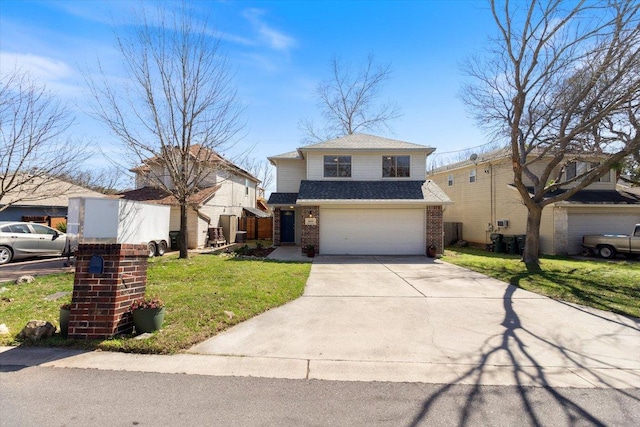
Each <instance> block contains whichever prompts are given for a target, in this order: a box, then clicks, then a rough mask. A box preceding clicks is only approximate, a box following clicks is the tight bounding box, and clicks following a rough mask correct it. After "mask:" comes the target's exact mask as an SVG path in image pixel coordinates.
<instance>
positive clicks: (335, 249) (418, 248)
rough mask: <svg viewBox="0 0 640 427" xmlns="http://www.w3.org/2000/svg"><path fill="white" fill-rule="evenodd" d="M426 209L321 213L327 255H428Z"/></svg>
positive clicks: (324, 210)
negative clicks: (426, 250)
mask: <svg viewBox="0 0 640 427" xmlns="http://www.w3.org/2000/svg"><path fill="white" fill-rule="evenodd" d="M425 220H426V214H425V209H424V208H406V209H398V208H390V209H364V208H363V209H339V208H321V209H320V222H321V227H320V253H321V254H323V255H340V254H349V255H424V254H425V247H426V243H425V241H426V237H425V236H426V233H425Z"/></svg>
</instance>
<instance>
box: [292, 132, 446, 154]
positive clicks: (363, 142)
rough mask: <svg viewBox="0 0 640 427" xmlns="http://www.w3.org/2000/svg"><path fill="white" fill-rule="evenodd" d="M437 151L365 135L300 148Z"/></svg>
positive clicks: (422, 146)
mask: <svg viewBox="0 0 640 427" xmlns="http://www.w3.org/2000/svg"><path fill="white" fill-rule="evenodd" d="M354 149H355V150H415V149H421V150H429V151H433V150H435V149H434V148H432V147H427V146H426V145H420V144H414V143H411V142H404V141H398V140H395V139H389V138H383V137H380V136H375V135H367V134H364V133H355V134H352V135H345V136H342V137H340V138H335V139H330V140H328V141H324V142H318V143H316V144H311V145H305V146H304V147H300V151H308V150H354Z"/></svg>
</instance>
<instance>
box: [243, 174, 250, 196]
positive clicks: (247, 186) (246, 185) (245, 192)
mask: <svg viewBox="0 0 640 427" xmlns="http://www.w3.org/2000/svg"><path fill="white" fill-rule="evenodd" d="M249 185H251V183H250V182H249V180H248V179H246V178H245V180H244V195H245V196H248V195H249Z"/></svg>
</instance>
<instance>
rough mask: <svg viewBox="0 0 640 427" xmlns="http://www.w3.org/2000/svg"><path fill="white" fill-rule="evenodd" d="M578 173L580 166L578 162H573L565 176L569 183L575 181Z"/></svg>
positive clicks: (566, 170)
mask: <svg viewBox="0 0 640 427" xmlns="http://www.w3.org/2000/svg"><path fill="white" fill-rule="evenodd" d="M577 173H578V164H577V163H576V162H571V163H569V164H568V165H567V168H566V169H565V174H566V177H567V179H566V180H567V181H569V180H570V179H573V178H575V177H576V175H577Z"/></svg>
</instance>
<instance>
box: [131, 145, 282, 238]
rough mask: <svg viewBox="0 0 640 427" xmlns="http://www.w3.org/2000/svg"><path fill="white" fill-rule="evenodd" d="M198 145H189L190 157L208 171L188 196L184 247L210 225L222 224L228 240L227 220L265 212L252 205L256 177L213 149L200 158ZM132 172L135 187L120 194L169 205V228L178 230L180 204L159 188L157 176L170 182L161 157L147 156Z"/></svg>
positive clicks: (203, 234)
mask: <svg viewBox="0 0 640 427" xmlns="http://www.w3.org/2000/svg"><path fill="white" fill-rule="evenodd" d="M199 150H200V147H199V146H193V147H191V151H192V153H194V154H193V157H192V161H194V162H196V163H199V165H198V167H202V168H210V169H211V172H210V173H209V174H208V175H207V176H206V179H204V180H203V181H202V182H201V185H200V189H199V190H198V192H196V193H195V194H193V195H192V196H191V197H190V199H189V205H190V209H189V210H188V213H187V230H188V234H189V236H188V247H189V249H194V248H198V247H203V246H204V245H205V244H206V243H207V236H208V229H209V228H210V227H223V226H224V227H225V229H226V233H227V234H225V235H226V236H227V237H228V240H230V241H235V235H234V234H233V233H235V227H236V224H235V223H234V224H233V225H232V226H229V225H228V224H230V223H233V222H234V221H236V218H238V217H241V216H244V215H251V216H261V217H262V216H269V215H268V214H267V213H265V212H264V211H261V210H260V209H258V208H257V207H256V203H257V188H258V184H259V183H260V180H258V179H257V178H256V177H255V176H253V175H252V174H250V173H249V172H247V171H246V170H244V169H242V168H240V167H238V166H236V165H235V164H233V163H232V162H230V161H229V160H226V159H225V158H223V157H222V156H219V155H217V154H215V153H213V152H211V155H209V156H207V157H208V159H207V161H201V160H200V159H198V158H197V155H196V154H195V153H198V152H199ZM131 171H132V172H134V173H135V174H136V189H135V190H131V191H126V192H123V193H121V194H120V196H121V197H124V198H125V199H130V200H137V201H143V202H148V203H159V204H164V205H170V206H171V221H170V230H171V231H179V230H180V205H179V204H178V201H177V200H176V199H175V197H173V196H172V195H171V194H170V193H169V192H168V191H166V190H164V189H162V188H159V186H158V184H157V178H156V177H160V178H161V179H163V180H164V183H165V185H167V186H168V187H169V188H171V187H172V186H173V183H172V182H171V177H170V176H169V174H168V172H167V171H166V169H165V167H164V165H163V163H162V161H161V159H158V158H153V159H147V160H146V161H145V162H144V164H143V165H142V166H138V167H136V168H134V169H132V170H131Z"/></svg>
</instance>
